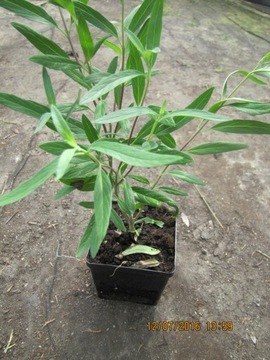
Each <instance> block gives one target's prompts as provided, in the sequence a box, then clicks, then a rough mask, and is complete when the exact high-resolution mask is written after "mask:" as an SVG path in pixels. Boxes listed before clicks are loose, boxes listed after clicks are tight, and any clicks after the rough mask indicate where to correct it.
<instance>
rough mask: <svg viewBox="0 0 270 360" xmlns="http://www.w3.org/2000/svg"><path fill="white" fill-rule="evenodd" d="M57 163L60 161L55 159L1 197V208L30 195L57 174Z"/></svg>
mask: <svg viewBox="0 0 270 360" xmlns="http://www.w3.org/2000/svg"><path fill="white" fill-rule="evenodd" d="M57 161H58V159H54V160H53V161H51V162H50V163H49V164H47V165H46V166H44V167H43V168H42V169H41V170H39V171H38V172H37V173H36V174H35V175H34V176H32V177H31V178H30V179H28V180H26V181H24V182H23V183H21V184H20V185H18V186H17V187H16V188H15V189H13V190H12V191H10V192H9V193H6V194H4V195H2V196H0V206H4V205H7V204H11V203H13V202H15V201H18V200H21V199H23V198H25V197H26V196H28V195H30V194H31V193H32V192H33V191H34V190H36V189H37V188H38V187H39V186H41V185H42V184H43V183H44V182H45V181H46V180H48V179H49V178H50V177H51V176H52V175H53V174H54V173H55V171H56V165H57Z"/></svg>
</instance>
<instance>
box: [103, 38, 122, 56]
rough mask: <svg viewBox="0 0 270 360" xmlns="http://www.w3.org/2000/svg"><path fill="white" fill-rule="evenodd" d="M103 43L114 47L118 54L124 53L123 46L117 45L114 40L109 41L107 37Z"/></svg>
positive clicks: (111, 47)
mask: <svg viewBox="0 0 270 360" xmlns="http://www.w3.org/2000/svg"><path fill="white" fill-rule="evenodd" d="M103 44H104V45H105V46H107V47H108V48H110V49H112V50H113V51H114V52H115V53H116V54H119V55H120V54H121V53H122V50H121V48H120V47H119V46H117V45H115V44H114V43H113V42H111V41H109V40H107V39H105V40H104V41H103Z"/></svg>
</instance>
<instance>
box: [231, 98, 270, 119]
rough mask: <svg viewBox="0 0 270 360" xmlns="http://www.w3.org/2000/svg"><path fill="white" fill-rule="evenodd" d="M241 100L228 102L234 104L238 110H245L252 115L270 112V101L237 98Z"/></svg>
mask: <svg viewBox="0 0 270 360" xmlns="http://www.w3.org/2000/svg"><path fill="white" fill-rule="evenodd" d="M235 100H239V102H234V103H230V104H228V106H232V107H234V108H236V109H237V110H240V111H243V112H245V113H247V114H250V115H253V116H255V115H263V114H269V113H270V103H263V102H257V101H251V100H245V99H235Z"/></svg>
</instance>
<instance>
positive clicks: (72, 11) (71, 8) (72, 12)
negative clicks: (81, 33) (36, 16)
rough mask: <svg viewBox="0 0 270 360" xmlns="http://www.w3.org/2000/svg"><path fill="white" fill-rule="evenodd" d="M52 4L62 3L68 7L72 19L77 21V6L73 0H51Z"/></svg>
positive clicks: (62, 5) (61, 4) (64, 6)
mask: <svg viewBox="0 0 270 360" xmlns="http://www.w3.org/2000/svg"><path fill="white" fill-rule="evenodd" d="M49 2H51V3H52V4H55V5H60V6H61V7H63V8H64V9H66V10H67V11H68V12H69V14H70V15H71V17H72V19H73V20H74V21H76V14H75V8H74V4H73V1H72V0H49Z"/></svg>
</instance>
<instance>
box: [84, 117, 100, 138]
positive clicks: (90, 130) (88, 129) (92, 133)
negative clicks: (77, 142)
mask: <svg viewBox="0 0 270 360" xmlns="http://www.w3.org/2000/svg"><path fill="white" fill-rule="evenodd" d="M82 124H83V128H84V131H85V134H86V136H87V139H88V140H89V142H90V143H93V142H95V141H96V140H98V133H97V130H96V129H95V128H94V126H93V125H92V123H91V121H90V120H89V119H88V118H87V117H86V116H85V115H83V116H82Z"/></svg>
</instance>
